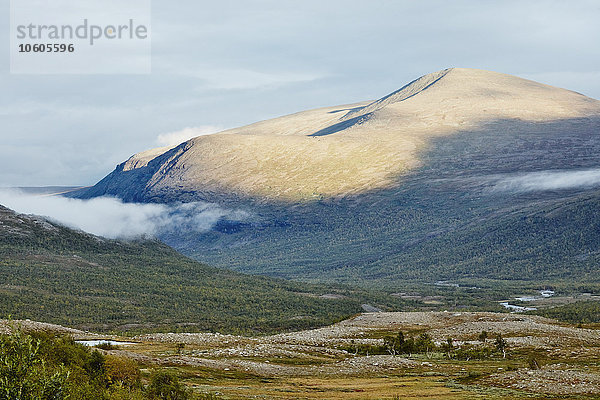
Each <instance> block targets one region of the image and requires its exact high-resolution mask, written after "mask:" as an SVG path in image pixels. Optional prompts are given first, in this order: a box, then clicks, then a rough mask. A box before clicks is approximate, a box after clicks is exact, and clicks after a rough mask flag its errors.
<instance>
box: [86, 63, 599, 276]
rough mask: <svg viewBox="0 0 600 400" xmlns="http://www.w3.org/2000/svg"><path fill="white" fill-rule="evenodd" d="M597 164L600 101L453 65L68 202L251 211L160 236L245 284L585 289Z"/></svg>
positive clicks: (117, 176) (155, 154)
mask: <svg viewBox="0 0 600 400" xmlns="http://www.w3.org/2000/svg"><path fill="white" fill-rule="evenodd" d="M599 154H600V102H599V101H597V100H594V99H591V98H588V97H585V96H583V95H581V94H578V93H575V92H571V91H568V90H564V89H559V88H555V87H551V86H547V85H543V84H540V83H536V82H532V81H529V80H525V79H521V78H517V77H514V76H509V75H504V74H499V73H495V72H488V71H481V70H471V69H461V68H453V69H448V70H443V71H439V72H436V73H433V74H429V75H425V76H423V77H421V78H419V79H417V80H415V81H413V82H411V83H409V84H408V85H406V86H404V87H403V88H401V89H400V90H398V91H396V92H393V93H391V94H389V95H388V96H385V97H383V98H381V99H379V100H377V101H373V102H363V103H359V104H353V105H346V106H337V107H329V108H324V109H318V110H311V111H305V112H300V113H297V114H293V115H289V116H285V117H281V118H277V119H273V120H269V121H263V122H259V123H256V124H253V125H249V126H246V127H242V128H237V129H232V130H228V131H224V132H221V133H218V134H214V135H209V136H201V137H197V138H194V139H191V140H189V141H187V142H185V143H182V144H180V145H179V146H177V147H174V148H172V149H157V150H154V151H149V152H144V153H140V154H138V155H134V156H133V157H132V158H130V159H129V160H127V161H126V162H124V163H123V164H121V165H119V166H118V167H117V168H116V170H115V171H113V172H112V173H111V174H110V175H108V176H107V177H106V178H104V179H103V180H102V181H100V182H99V183H98V184H97V185H95V186H94V187H92V188H90V189H88V190H87V191H84V192H79V194H78V195H79V196H80V197H84V198H89V197H95V196H102V195H114V196H118V197H121V198H122V199H124V200H126V201H142V202H145V201H156V202H170V201H188V200H204V201H210V202H218V203H222V204H231V203H235V204H236V205H238V206H243V207H246V208H247V209H248V210H249V211H250V212H252V213H253V214H254V215H256V216H257V218H256V219H254V220H253V222H252V223H245V224H235V223H231V224H217V226H216V227H215V229H213V231H211V232H208V233H205V234H193V233H186V232H177V233H173V234H170V235H168V236H165V237H163V238H162V239H163V240H164V241H166V242H167V243H169V244H171V245H173V246H174V247H176V248H178V249H180V250H181V251H183V252H184V253H186V254H189V255H192V256H194V257H196V258H198V259H201V260H203V261H208V262H210V263H213V264H215V265H219V266H225V267H230V268H234V269H239V270H244V271H249V272H254V273H262V274H269V275H277V276H285V277H295V278H303V279H316V280H323V279H325V280H327V279H328V280H337V281H340V280H341V281H344V280H347V281H351V282H356V281H357V280H358V281H360V280H366V281H373V280H375V281H378V282H380V281H383V282H394V281H398V280H405V279H422V280H430V279H449V278H456V277H489V278H498V279H512V278H515V277H519V278H523V279H536V278H538V277H540V276H543V277H555V278H558V277H565V276H568V275H569V274H572V275H573V276H577V277H579V278H583V277H587V276H588V275H589V274H590V271H591V269H593V264H594V262H595V261H596V257H597V254H600V248H598V245H597V244H596V243H600V240H599V239H600V237H599V235H598V234H599V232H598V230H597V229H596V225H595V221H596V220H597V218H596V216H597V212H598V202H597V199H598V196H599V193H600V192H598V190H597V188H598V187H599V186H598V183H599V182H600V178H599V177H600V173H599V172H598V170H600V163H599V161H598V155H599ZM586 279H587V278H586Z"/></svg>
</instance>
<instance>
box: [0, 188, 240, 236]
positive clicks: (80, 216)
mask: <svg viewBox="0 0 600 400" xmlns="http://www.w3.org/2000/svg"><path fill="white" fill-rule="evenodd" d="M0 204H2V205H4V206H6V207H8V208H11V209H13V210H15V211H17V212H19V213H23V214H36V215H40V216H43V217H47V218H48V219H50V220H52V221H56V222H59V223H61V224H63V225H65V226H68V227H70V228H74V229H80V230H82V231H85V232H88V233H92V234H94V235H98V236H104V237H107V238H111V239H115V238H136V237H142V236H156V235H159V234H161V233H168V232H171V231H174V230H183V231H188V232H205V231H208V230H210V229H211V228H212V227H213V226H214V225H215V224H216V223H217V222H218V221H219V220H220V219H227V220H230V221H244V220H247V219H248V218H249V217H250V215H249V214H248V213H247V212H245V211H242V210H226V209H223V208H222V207H219V206H218V205H216V204H212V203H203V202H193V203H182V204H175V205H165V204H140V203H123V202H122V201H121V200H120V199H117V198H114V197H98V198H94V199H90V200H79V199H70V198H66V197H60V196H34V195H26V194H24V193H22V192H19V191H14V190H2V191H0Z"/></svg>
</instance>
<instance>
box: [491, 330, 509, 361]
mask: <svg viewBox="0 0 600 400" xmlns="http://www.w3.org/2000/svg"><path fill="white" fill-rule="evenodd" d="M494 344H495V345H496V350H498V351H500V352H502V358H506V348H507V347H508V343H507V342H506V340H504V338H503V337H502V335H500V334H498V335H496V341H495V343H494Z"/></svg>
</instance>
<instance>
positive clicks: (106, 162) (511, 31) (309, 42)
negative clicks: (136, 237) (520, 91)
mask: <svg viewBox="0 0 600 400" xmlns="http://www.w3.org/2000/svg"><path fill="white" fill-rule="evenodd" d="M73 1H76V0H73ZM1 4H2V8H1V11H2V14H3V15H5V17H4V18H3V20H2V22H0V35H1V36H0V37H1V38H2V41H3V43H5V46H8V42H9V35H8V15H9V3H8V1H7V0H2V3H1ZM598 21H600V1H597V0H596V1H592V0H590V1H577V0H574V1H534V0H532V1H522V0H519V1H506V0H502V1H500V0H498V1H492V0H489V1H481V0H470V1H457V0H453V1H448V0H440V1H429V0H419V1H408V0H407V1H401V0H368V1H365V0H343V1H342V0H340V1H338V0H318V1H316V0H302V1H300V0H294V1H291V0H260V1H250V0H239V1H227V0H219V1H203V0H189V1H176V2H175V1H166V0H153V2H152V27H151V30H152V74H150V75H11V74H10V73H9V58H8V54H9V53H8V50H5V51H2V52H0V87H1V90H0V129H1V130H0V139H1V140H0V171H1V173H0V186H38V185H39V186H42V185H89V184H93V183H95V182H96V181H97V180H99V179H101V178H102V177H103V176H104V175H106V174H107V173H109V172H110V171H112V169H113V168H114V167H115V165H116V164H118V163H120V162H121V161H123V160H124V159H126V158H128V157H129V156H130V155H132V154H133V153H136V152H139V151H141V150H144V149H147V148H151V147H157V146H163V145H165V144H168V143H169V142H170V141H177V140H179V139H182V138H185V137H186V135H189V134H190V133H194V132H195V133H198V134H202V133H209V132H212V131H214V130H218V129H222V128H228V127H235V126H239V125H242V124H247V123H252V122H255V121H257V120H262V119H267V118H271V117H276V116H280V115H284V114H288V113H292V112H296V111H300V110H304V109H310V108H315V107H321V106H329V105H337V104H345V103H352V102H357V101H362V100H368V99H375V98H378V97H381V96H384V95H386V94H387V93H389V92H392V91H394V90H396V89H398V88H400V87H401V86H403V85H404V84H405V83H407V82H409V81H411V80H413V79H415V78H417V77H418V76H421V75H424V74H426V73H430V72H434V71H437V70H440V69H444V68H448V67H453V66H457V67H468V68H480V69H488V70H493V71H499V72H504V73H509V74H514V75H518V76H521V77H526V78H529V79H534V80H538V81H540V82H543V83H547V84H551V85H555V86H559V87H565V88H568V89H572V90H575V91H578V92H581V93H583V94H586V95H588V96H591V97H594V98H597V99H598V98H600V44H599V43H600V23H598Z"/></svg>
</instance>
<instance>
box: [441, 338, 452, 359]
mask: <svg viewBox="0 0 600 400" xmlns="http://www.w3.org/2000/svg"><path fill="white" fill-rule="evenodd" d="M442 350H443V351H445V352H446V355H447V356H448V358H451V356H452V350H454V340H452V338H451V337H448V338H446V343H444V344H443V345H442Z"/></svg>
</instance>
